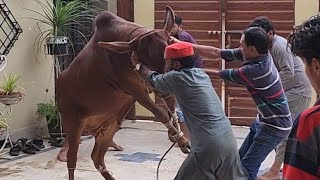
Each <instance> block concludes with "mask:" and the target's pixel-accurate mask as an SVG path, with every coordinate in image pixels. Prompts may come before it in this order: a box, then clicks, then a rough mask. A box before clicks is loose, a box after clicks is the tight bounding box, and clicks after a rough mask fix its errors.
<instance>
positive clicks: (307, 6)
mask: <svg viewBox="0 0 320 180" xmlns="http://www.w3.org/2000/svg"><path fill="white" fill-rule="evenodd" d="M295 8H296V13H295V20H296V25H299V24H301V23H302V22H303V21H305V20H307V19H308V18H310V16H312V15H315V14H317V13H318V11H319V0H308V3H306V1H305V0H296V6H295ZM316 98H317V95H316V93H315V91H313V98H312V102H311V103H310V105H311V106H312V105H313V104H314V103H315V101H316Z"/></svg>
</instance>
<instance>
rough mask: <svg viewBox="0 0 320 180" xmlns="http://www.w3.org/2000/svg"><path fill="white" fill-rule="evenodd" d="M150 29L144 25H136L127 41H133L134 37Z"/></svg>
mask: <svg viewBox="0 0 320 180" xmlns="http://www.w3.org/2000/svg"><path fill="white" fill-rule="evenodd" d="M149 31H150V30H149V29H148V28H147V27H144V26H138V27H135V28H133V29H132V30H131V31H130V33H129V36H128V40H127V41H131V40H132V39H134V38H135V37H137V36H139V35H140V34H143V33H147V32H149Z"/></svg>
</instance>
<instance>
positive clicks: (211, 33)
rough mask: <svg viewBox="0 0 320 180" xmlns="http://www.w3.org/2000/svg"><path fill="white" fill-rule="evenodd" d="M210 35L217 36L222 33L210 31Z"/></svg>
mask: <svg viewBox="0 0 320 180" xmlns="http://www.w3.org/2000/svg"><path fill="white" fill-rule="evenodd" d="M208 34H209V35H216V34H218V35H220V34H221V31H208Z"/></svg>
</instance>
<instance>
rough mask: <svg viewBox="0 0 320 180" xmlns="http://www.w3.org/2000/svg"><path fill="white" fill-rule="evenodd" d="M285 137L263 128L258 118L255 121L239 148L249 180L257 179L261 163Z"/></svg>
mask: <svg viewBox="0 0 320 180" xmlns="http://www.w3.org/2000/svg"><path fill="white" fill-rule="evenodd" d="M283 139H284V137H278V136H276V135H274V133H273V132H271V131H270V130H268V129H267V128H263V127H262V125H261V124H260V123H258V122H257V120H255V121H254V123H253V124H252V125H251V127H250V132H249V134H248V136H247V137H246V139H245V140H244V142H243V144H242V145H241V147H240V149H239V154H240V160H241V164H242V165H243V167H244V168H245V169H246V170H247V171H248V173H249V180H256V179H257V174H258V171H259V168H260V165H261V163H262V162H263V161H264V160H265V159H266V157H267V156H268V154H269V153H270V152H271V151H272V150H274V149H275V148H276V146H277V145H278V144H279V143H280V142H281V141H282V140H283Z"/></svg>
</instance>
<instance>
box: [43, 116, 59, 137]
mask: <svg viewBox="0 0 320 180" xmlns="http://www.w3.org/2000/svg"><path fill="white" fill-rule="evenodd" d="M46 119H47V127H48V131H49V135H50V138H56V137H61V133H62V132H61V130H60V120H57V119H55V120H52V121H49V120H48V117H46ZM57 123H58V124H57Z"/></svg>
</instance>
